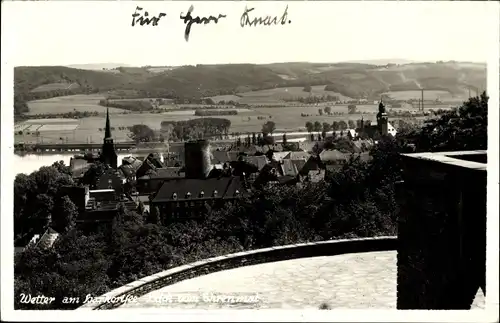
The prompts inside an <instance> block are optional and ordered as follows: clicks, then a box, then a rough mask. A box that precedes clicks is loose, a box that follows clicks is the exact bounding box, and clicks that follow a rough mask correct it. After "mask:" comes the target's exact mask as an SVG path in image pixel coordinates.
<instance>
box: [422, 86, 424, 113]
mask: <svg viewBox="0 0 500 323" xmlns="http://www.w3.org/2000/svg"><path fill="white" fill-rule="evenodd" d="M422 111H424V89H422Z"/></svg>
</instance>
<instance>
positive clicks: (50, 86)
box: [31, 82, 80, 92]
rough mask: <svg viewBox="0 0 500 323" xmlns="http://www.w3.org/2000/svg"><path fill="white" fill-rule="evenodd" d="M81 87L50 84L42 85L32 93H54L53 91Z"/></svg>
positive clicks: (73, 84) (63, 83)
mask: <svg viewBox="0 0 500 323" xmlns="http://www.w3.org/2000/svg"><path fill="white" fill-rule="evenodd" d="M79 87H80V86H79V85H78V84H76V83H67V82H59V83H49V84H44V85H40V86H38V87H36V88H34V89H33V90H31V92H45V91H53V90H72V89H76V88H79Z"/></svg>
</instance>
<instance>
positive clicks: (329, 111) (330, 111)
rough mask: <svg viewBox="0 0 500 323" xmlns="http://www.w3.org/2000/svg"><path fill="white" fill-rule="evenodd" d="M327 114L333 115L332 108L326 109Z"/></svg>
mask: <svg viewBox="0 0 500 323" xmlns="http://www.w3.org/2000/svg"><path fill="white" fill-rule="evenodd" d="M325 113H326V114H328V115H330V114H332V107H330V106H327V107H325Z"/></svg>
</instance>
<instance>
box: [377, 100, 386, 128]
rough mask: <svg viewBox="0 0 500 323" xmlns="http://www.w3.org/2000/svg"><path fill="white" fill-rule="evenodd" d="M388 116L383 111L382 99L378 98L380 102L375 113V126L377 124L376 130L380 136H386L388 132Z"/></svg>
mask: <svg viewBox="0 0 500 323" xmlns="http://www.w3.org/2000/svg"><path fill="white" fill-rule="evenodd" d="M387 123H388V117H387V113H386V112H385V105H384V103H383V102H382V99H380V104H379V105H378V113H377V126H378V131H379V132H380V134H381V135H382V136H386V135H387V133H388V125H387Z"/></svg>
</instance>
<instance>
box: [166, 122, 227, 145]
mask: <svg viewBox="0 0 500 323" xmlns="http://www.w3.org/2000/svg"><path fill="white" fill-rule="evenodd" d="M230 127H231V121H230V120H228V119H222V118H199V119H192V120H187V121H162V122H161V130H162V132H168V133H169V138H170V139H171V140H172V141H175V140H193V139H203V138H210V137H216V138H223V137H224V136H227V135H228V132H229V128H230Z"/></svg>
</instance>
